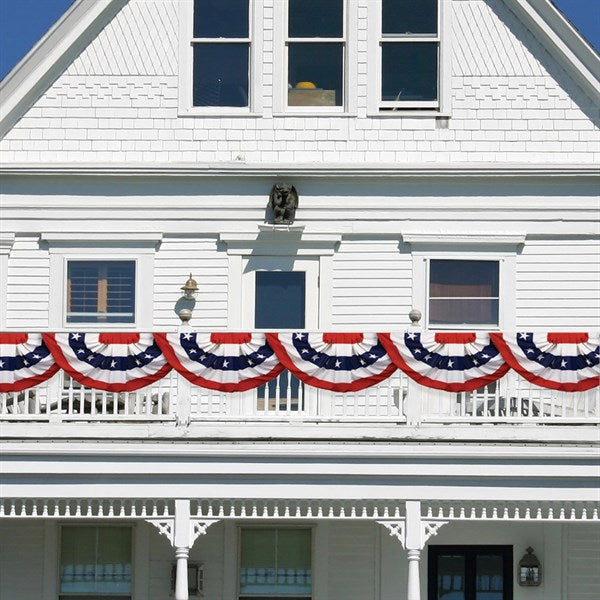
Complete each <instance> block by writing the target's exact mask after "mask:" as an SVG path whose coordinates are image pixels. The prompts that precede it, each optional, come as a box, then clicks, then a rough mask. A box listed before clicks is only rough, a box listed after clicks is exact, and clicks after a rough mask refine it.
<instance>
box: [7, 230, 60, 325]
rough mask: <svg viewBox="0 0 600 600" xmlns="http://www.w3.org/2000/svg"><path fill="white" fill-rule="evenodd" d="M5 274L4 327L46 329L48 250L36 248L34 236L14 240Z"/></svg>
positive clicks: (36, 239) (36, 238)
mask: <svg viewBox="0 0 600 600" xmlns="http://www.w3.org/2000/svg"><path fill="white" fill-rule="evenodd" d="M7 275H8V277H7V280H6V286H7V303H6V325H7V327H23V328H25V329H26V330H32V329H33V330H35V329H41V328H45V327H47V326H48V297H49V283H50V260H49V256H48V251H47V250H46V249H40V246H39V241H38V237H37V236H35V237H22V236H17V237H16V239H15V242H14V244H13V246H12V248H11V252H10V257H9V260H8V274H7Z"/></svg>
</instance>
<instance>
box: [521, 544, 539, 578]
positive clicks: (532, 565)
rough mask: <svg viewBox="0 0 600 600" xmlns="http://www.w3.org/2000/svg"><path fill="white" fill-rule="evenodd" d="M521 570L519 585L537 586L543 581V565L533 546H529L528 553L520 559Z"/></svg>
mask: <svg viewBox="0 0 600 600" xmlns="http://www.w3.org/2000/svg"><path fill="white" fill-rule="evenodd" d="M518 568H519V572H518V575H517V579H518V581H519V585H522V586H535V585H540V584H541V583H542V565H541V564H540V561H539V560H538V558H537V556H536V555H535V554H534V553H533V548H532V547H531V546H529V548H527V554H525V555H523V558H522V559H521V560H520V561H519V567H518Z"/></svg>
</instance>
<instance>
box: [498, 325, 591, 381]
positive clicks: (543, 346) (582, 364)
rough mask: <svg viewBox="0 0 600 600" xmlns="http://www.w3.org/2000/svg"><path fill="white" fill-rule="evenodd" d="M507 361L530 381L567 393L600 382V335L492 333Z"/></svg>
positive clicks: (581, 333) (583, 333)
mask: <svg viewBox="0 0 600 600" xmlns="http://www.w3.org/2000/svg"><path fill="white" fill-rule="evenodd" d="M491 336H492V340H493V341H494V343H495V344H496V346H497V347H498V349H499V350H500V352H501V353H502V356H503V357H504V360H506V362H507V363H508V364H509V365H510V366H511V367H512V368H513V369H514V370H515V371H517V373H519V374H520V375H522V376H523V377H524V378H525V379H527V380H528V381H531V382H532V383H534V384H535V385H539V386H541V387H545V388H550V389H553V390H560V391H563V392H583V391H585V390H589V389H592V388H594V387H596V386H598V385H599V384H600V352H599V350H600V349H599V346H598V344H599V340H600V338H599V336H598V335H596V336H590V335H589V334H588V333H585V332H579V333H532V332H518V333H492V334H491Z"/></svg>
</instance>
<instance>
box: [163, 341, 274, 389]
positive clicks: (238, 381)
mask: <svg viewBox="0 0 600 600" xmlns="http://www.w3.org/2000/svg"><path fill="white" fill-rule="evenodd" d="M156 341H157V342H158V345H159V346H160V348H161V349H162V351H163V352H164V354H165V356H166V357H167V360H168V361H169V362H170V363H171V364H172V365H173V367H174V368H175V369H176V370H177V371H178V372H179V373H181V375H183V377H185V378H186V379H187V380H188V381H191V382H192V383H193V384H195V385H199V386H201V387H205V388H209V389H211V390H219V391H221V392H243V391H245V390H251V389H253V388H256V387H258V386H260V385H262V384H263V383H266V382H267V381H270V380H271V379H274V378H275V377H277V375H279V373H281V371H283V365H281V364H280V363H279V360H278V359H277V357H276V356H275V353H274V352H273V350H272V349H271V347H270V346H269V345H268V344H267V343H266V340H265V334H264V333H193V332H186V333H167V334H165V333H157V334H156Z"/></svg>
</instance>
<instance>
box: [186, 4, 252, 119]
mask: <svg viewBox="0 0 600 600" xmlns="http://www.w3.org/2000/svg"><path fill="white" fill-rule="evenodd" d="M248 2H249V6H248V10H249V20H250V23H249V31H248V34H249V45H250V52H249V53H250V58H249V71H248V106H239V107H237V106H194V104H193V96H192V89H193V79H194V52H193V47H192V40H193V39H194V0H179V72H178V81H179V86H178V87H179V91H178V115H179V116H180V117H198V116H204V117H207V116H208V117H210V116H222V117H249V116H260V114H261V113H262V80H263V65H262V57H263V40H262V32H263V27H264V23H263V18H264V16H263V12H264V11H263V4H264V3H263V2H261V1H260V0H248ZM236 40H237V38H236ZM236 40H234V41H236ZM213 41H218V40H213ZM222 41H223V42H227V41H228V40H227V39H223V40H222Z"/></svg>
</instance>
